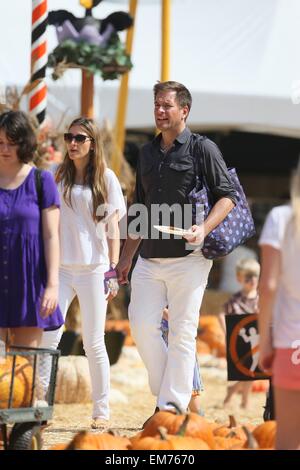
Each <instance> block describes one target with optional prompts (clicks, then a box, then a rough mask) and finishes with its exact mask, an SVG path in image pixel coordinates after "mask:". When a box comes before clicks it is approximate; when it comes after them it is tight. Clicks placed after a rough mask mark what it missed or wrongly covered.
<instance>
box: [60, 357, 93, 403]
mask: <svg viewBox="0 0 300 470" xmlns="http://www.w3.org/2000/svg"><path fill="white" fill-rule="evenodd" d="M90 401H91V379H90V372H89V366H88V360H87V358H86V357H85V356H62V357H60V358H59V361H58V371H57V378H56V392H55V403H89V402H90Z"/></svg>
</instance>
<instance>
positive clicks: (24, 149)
mask: <svg viewBox="0 0 300 470" xmlns="http://www.w3.org/2000/svg"><path fill="white" fill-rule="evenodd" d="M0 130H3V131H4V132H5V134H6V137H7V139H8V140H9V141H10V143H12V144H16V145H18V148H17V155H18V157H19V160H20V161H21V162H23V163H28V162H30V161H32V160H33V158H34V152H35V151H36V148H37V141H36V136H35V133H34V130H33V128H32V126H31V124H30V121H29V119H28V117H27V115H26V114H25V113H23V111H6V112H5V113H3V114H1V115H0Z"/></svg>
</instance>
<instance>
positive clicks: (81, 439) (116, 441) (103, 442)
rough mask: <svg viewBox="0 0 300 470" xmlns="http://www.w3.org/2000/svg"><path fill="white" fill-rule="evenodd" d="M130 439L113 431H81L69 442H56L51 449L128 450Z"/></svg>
mask: <svg viewBox="0 0 300 470" xmlns="http://www.w3.org/2000/svg"><path fill="white" fill-rule="evenodd" d="M129 446H130V440H129V439H128V438H127V437H121V436H114V435H113V433H110V432H109V433H103V434H92V433H88V432H86V431H82V432H79V433H78V434H76V436H74V438H73V439H72V441H71V442H70V443H69V444H56V445H55V446H53V447H51V449H50V450H127V449H128V447H129Z"/></svg>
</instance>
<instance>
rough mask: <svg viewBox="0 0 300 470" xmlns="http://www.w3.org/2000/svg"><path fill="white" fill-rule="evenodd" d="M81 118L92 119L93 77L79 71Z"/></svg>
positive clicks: (83, 71) (90, 74) (88, 73)
mask: <svg viewBox="0 0 300 470" xmlns="http://www.w3.org/2000/svg"><path fill="white" fill-rule="evenodd" d="M81 77H82V78H81V116H84V117H87V118H91V119H93V117H94V75H93V74H92V73H90V72H87V71H86V70H81Z"/></svg>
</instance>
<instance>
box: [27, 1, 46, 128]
mask: <svg viewBox="0 0 300 470" xmlns="http://www.w3.org/2000/svg"><path fill="white" fill-rule="evenodd" d="M47 18H48V12H47V0H32V32H31V79H30V82H31V83H32V89H31V91H30V94H29V112H30V114H32V115H34V116H35V117H36V118H37V120H38V122H39V123H40V124H41V123H42V122H43V120H44V119H45V114H46V104H47V86H46V83H45V80H44V79H45V75H46V64H47V41H46V27H47Z"/></svg>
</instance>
